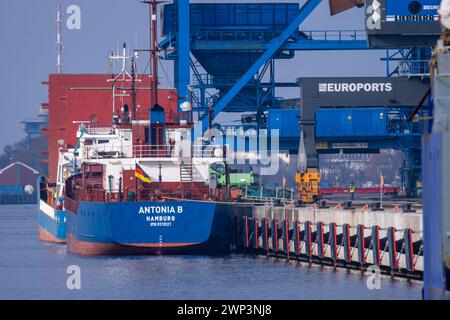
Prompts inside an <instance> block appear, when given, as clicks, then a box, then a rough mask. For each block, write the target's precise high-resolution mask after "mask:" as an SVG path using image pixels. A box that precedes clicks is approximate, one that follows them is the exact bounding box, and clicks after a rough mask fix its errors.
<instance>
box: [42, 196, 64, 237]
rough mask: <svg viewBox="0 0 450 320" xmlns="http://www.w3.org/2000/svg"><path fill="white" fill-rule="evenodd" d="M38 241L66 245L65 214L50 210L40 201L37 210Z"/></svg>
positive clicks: (48, 206)
mask: <svg viewBox="0 0 450 320" xmlns="http://www.w3.org/2000/svg"><path fill="white" fill-rule="evenodd" d="M37 218H38V239H39V240H40V241H43V242H51V243H60V244H65V243H66V212H65V210H57V209H54V208H52V207H51V206H50V205H49V204H47V203H46V202H45V201H43V200H40V203H39V210H38V217H37Z"/></svg>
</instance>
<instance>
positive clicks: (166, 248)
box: [67, 201, 243, 255]
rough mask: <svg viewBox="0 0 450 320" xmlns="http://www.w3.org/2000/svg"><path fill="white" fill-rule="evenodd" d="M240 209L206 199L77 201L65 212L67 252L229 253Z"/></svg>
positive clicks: (93, 253)
mask: <svg viewBox="0 0 450 320" xmlns="http://www.w3.org/2000/svg"><path fill="white" fill-rule="evenodd" d="M242 209H243V207H239V206H237V205H236V204H231V203H230V204H228V203H214V202H207V201H170V202H151V201H148V202H115V203H101V202H79V203H78V205H77V207H76V210H75V209H73V208H72V211H71V210H67V233H68V235H67V250H68V251H69V252H72V253H76V254H83V255H110V254H224V253H229V252H230V250H231V237H232V233H233V230H234V228H233V226H234V216H235V214H236V212H237V210H242ZM73 211H76V212H73Z"/></svg>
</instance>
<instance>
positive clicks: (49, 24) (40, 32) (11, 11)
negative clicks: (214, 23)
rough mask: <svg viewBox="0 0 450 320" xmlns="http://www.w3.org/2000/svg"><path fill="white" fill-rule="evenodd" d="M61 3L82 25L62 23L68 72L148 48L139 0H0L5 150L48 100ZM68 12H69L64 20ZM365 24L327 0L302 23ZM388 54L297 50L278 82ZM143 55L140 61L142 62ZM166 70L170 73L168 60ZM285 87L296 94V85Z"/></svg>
mask: <svg viewBox="0 0 450 320" xmlns="http://www.w3.org/2000/svg"><path fill="white" fill-rule="evenodd" d="M58 2H60V3H61V4H62V5H63V8H64V10H65V8H67V6H69V5H72V4H75V5H78V6H79V7H80V8H81V30H68V29H67V28H66V27H65V23H63V35H62V37H63V45H64V51H63V72H66V73H103V72H106V71H107V67H108V54H109V52H110V51H111V49H116V48H118V47H119V45H120V44H121V43H123V42H127V43H128V44H129V46H130V47H132V48H136V47H140V48H142V47H147V46H148V11H147V9H146V8H147V7H146V6H145V5H143V4H141V3H140V1H139V0H95V1H92V0H60V1H57V0H39V1H35V0H21V1H11V0H9V1H6V0H0V43H1V47H0V62H1V72H0V84H1V94H0V108H1V110H2V116H1V117H0V150H1V149H3V147H4V146H5V145H6V144H10V143H13V142H16V141H18V140H19V139H21V138H22V137H23V136H24V134H23V132H22V125H21V124H20V123H19V122H20V121H21V120H23V119H25V118H28V117H33V116H34V115H35V114H36V113H37V111H38V107H39V105H40V103H42V102H47V100H48V98H47V87H46V86H44V85H42V84H41V82H42V81H45V80H46V79H47V78H48V74H49V73H54V72H55V71H56V50H55V47H56V44H55V42H56V31H55V30H56V22H55V20H56V4H57V3H58ZM191 2H202V1H191ZM204 2H276V0H272V1H261V0H260V1H249V0H247V1H214V0H209V1H204ZM282 2H297V3H298V2H299V1H282ZM301 3H304V1H301ZM64 18H67V15H66V16H65V17H63V22H65V19H64ZM363 27H364V24H363V10H362V9H352V10H349V11H348V12H346V13H343V14H341V15H338V16H335V17H330V16H329V9H328V1H322V3H321V4H320V6H319V7H318V9H317V10H316V11H315V12H314V13H313V14H312V15H311V16H310V17H309V18H308V19H307V20H306V21H305V22H304V24H303V25H302V26H301V29H303V30H319V29H333V30H338V29H342V30H354V29H359V30H361V29H363ZM383 55H384V53H383V52H382V51H354V52H348V51H347V52H297V55H296V58H295V59H292V60H287V61H281V62H278V63H277V72H278V73H277V80H281V81H293V80H294V79H296V78H298V77H300V76H383V75H384V64H383V63H382V62H380V61H379V58H380V57H382V56H383ZM144 60H146V59H142V61H141V64H142V63H143V64H144V65H145V64H146V61H144ZM144 62H145V63H144ZM166 68H167V70H168V74H169V76H172V74H171V73H170V70H171V67H170V65H167V66H166ZM142 69H143V66H142V67H141V71H143V70H142ZM161 76H163V77H164V74H163V73H162V74H161ZM161 81H162V83H163V84H166V86H167V84H170V83H173V79H161ZM281 93H282V94H283V95H286V96H288V97H296V96H297V90H291V91H289V92H281Z"/></svg>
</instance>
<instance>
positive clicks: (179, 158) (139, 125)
mask: <svg viewBox="0 0 450 320" xmlns="http://www.w3.org/2000/svg"><path fill="white" fill-rule="evenodd" d="M114 59H118V60H120V62H121V65H122V70H121V71H120V73H118V74H117V75H112V76H111V78H110V79H107V82H108V83H105V86H107V85H109V88H110V91H111V92H110V95H111V97H112V99H111V100H112V108H111V106H110V110H111V121H110V122H109V123H101V122H98V121H96V119H91V120H89V121H83V119H81V120H79V121H74V123H76V124H77V126H78V129H77V130H76V132H68V133H67V134H69V135H74V136H76V145H75V147H74V148H69V149H64V148H62V147H61V148H59V157H58V164H57V170H56V184H51V183H48V182H46V181H45V180H44V181H42V189H43V192H41V200H40V213H39V237H40V239H41V240H46V241H54V242H64V240H65V241H66V244H67V251H68V252H71V253H75V254H80V255H114V254H126V255H128V254H172V253H174V254H180V253H182V254H223V253H228V252H230V250H231V243H232V240H231V239H232V236H233V230H234V228H233V225H234V218H235V216H236V215H237V214H238V213H239V212H240V211H241V210H245V209H246V205H243V204H242V205H241V204H237V203H236V202H231V201H229V200H228V199H229V197H228V191H227V190H229V189H228V188H227V186H223V185H220V184H219V183H218V181H217V175H215V174H213V173H212V172H213V170H211V168H212V166H213V165H214V164H215V165H217V164H218V163H219V164H220V165H222V166H223V165H225V167H227V164H226V161H225V159H226V152H227V150H226V148H225V147H224V146H223V145H218V144H214V143H213V139H211V140H208V141H206V140H207V139H206V140H205V138H204V137H199V138H198V139H196V138H194V136H193V132H194V130H193V129H194V124H193V121H192V110H191V109H192V108H191V104H190V103H189V102H185V103H183V104H182V105H181V106H180V111H179V113H178V114H177V116H176V117H175V119H176V121H173V120H172V121H170V122H167V121H166V119H168V118H170V119H173V118H174V117H173V115H172V117H167V116H166V110H165V108H164V107H163V106H161V105H160V104H159V103H158V96H157V94H155V95H154V94H153V93H157V92H158V84H157V81H153V80H150V82H151V91H150V92H151V99H150V103H149V105H150V106H151V107H150V108H149V109H148V113H147V116H143V115H142V112H141V114H140V115H138V114H137V110H138V109H140V110H141V111H142V106H141V105H138V104H137V101H138V100H137V98H138V97H137V96H138V82H139V77H138V75H137V74H136V72H135V59H136V55H134V56H131V57H130V56H128V55H127V52H126V45H125V44H124V46H123V51H122V55H114V53H112V54H111V56H110V60H114ZM152 59H156V54H155V55H152ZM129 60H131V72H128V71H127V65H128V61H129ZM153 61H154V60H153ZM154 70H155V69H154ZM156 77H157V76H155V75H152V78H153V79H155V78H156ZM139 93H141V91H140V92H139ZM125 98H126V99H125ZM111 100H109V101H111ZM128 103H130V105H129V104H128ZM146 104H147V105H148V102H147V103H146ZM87 108H89V106H87ZM227 170H228V169H225V173H227V172H228V171H227ZM49 171H50V170H49ZM228 180H229V179H228ZM228 186H229V184H228Z"/></svg>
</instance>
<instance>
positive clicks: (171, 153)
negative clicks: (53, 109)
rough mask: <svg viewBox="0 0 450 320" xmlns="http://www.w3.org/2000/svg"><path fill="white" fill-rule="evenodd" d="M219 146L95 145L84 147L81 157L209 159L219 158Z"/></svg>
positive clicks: (220, 147)
mask: <svg viewBox="0 0 450 320" xmlns="http://www.w3.org/2000/svg"><path fill="white" fill-rule="evenodd" d="M217 149H220V150H222V149H223V147H222V146H221V145H215V144H210V145H200V144H194V145H191V144H189V143H187V144H186V145H185V146H179V145H178V146H175V145H168V144H166V145H134V146H111V145H105V146H102V145H95V146H84V147H83V157H84V158H86V159H118V158H180V157H184V158H188V157H191V156H192V157H194V158H210V157H221V153H220V151H219V152H218V151H216V150H217Z"/></svg>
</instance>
